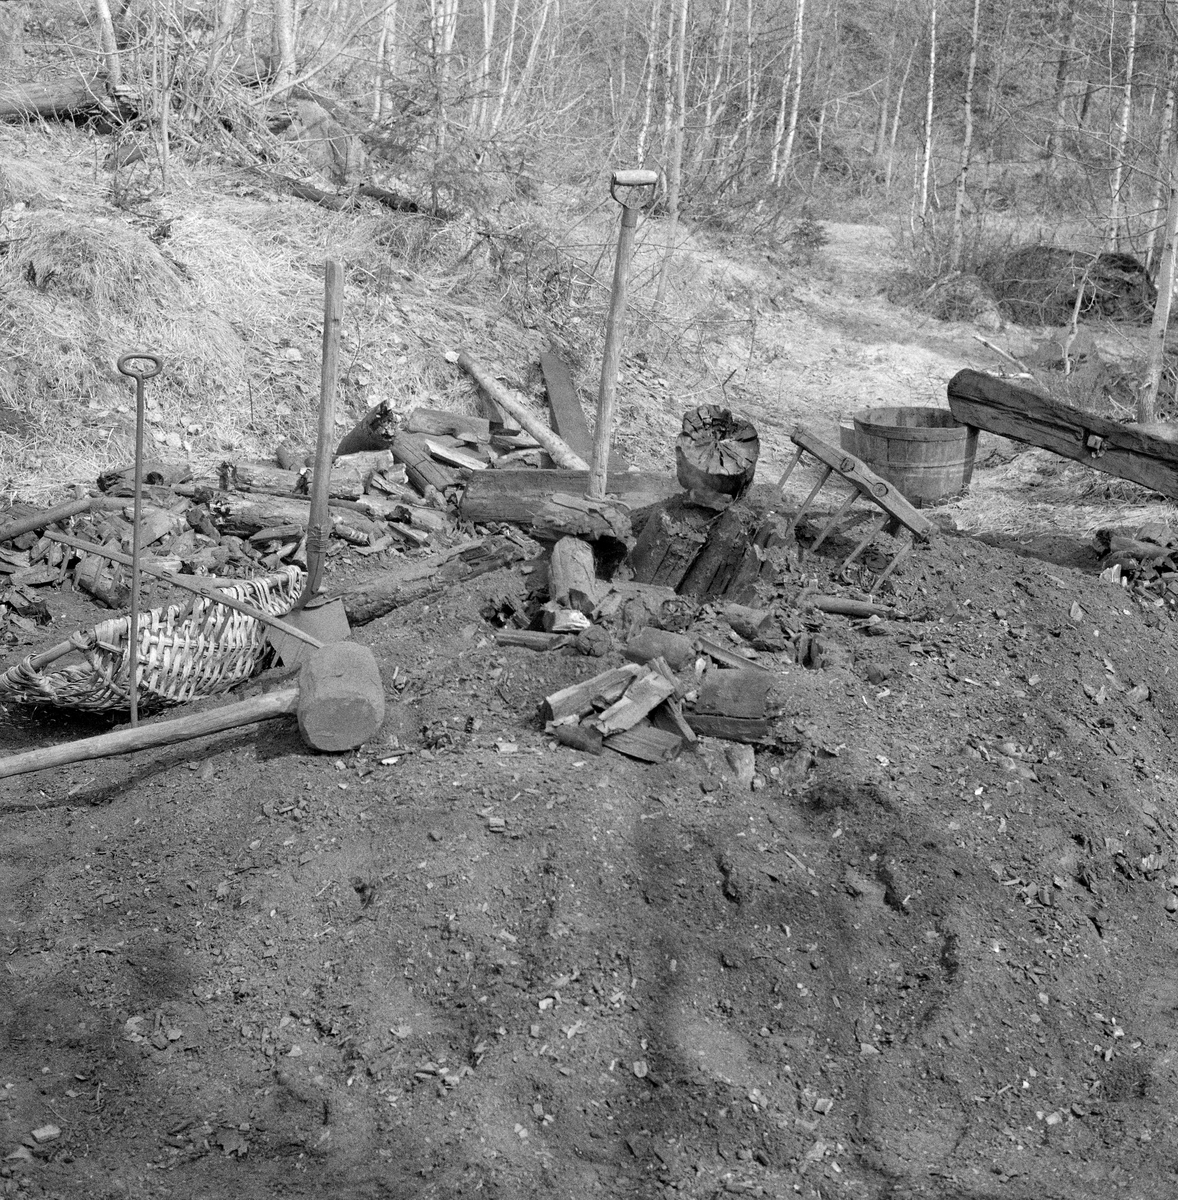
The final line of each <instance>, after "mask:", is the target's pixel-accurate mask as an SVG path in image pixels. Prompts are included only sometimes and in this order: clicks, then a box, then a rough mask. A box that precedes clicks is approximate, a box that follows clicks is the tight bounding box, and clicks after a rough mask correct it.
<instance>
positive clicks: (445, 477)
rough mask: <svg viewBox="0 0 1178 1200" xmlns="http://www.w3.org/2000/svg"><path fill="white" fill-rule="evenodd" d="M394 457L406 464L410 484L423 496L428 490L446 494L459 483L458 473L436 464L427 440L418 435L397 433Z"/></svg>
mask: <svg viewBox="0 0 1178 1200" xmlns="http://www.w3.org/2000/svg"><path fill="white" fill-rule="evenodd" d="M392 451H393V457H394V458H395V459H396V460H397V462H399V463H404V464H405V473H406V475H407V476H408V477H409V482H410V483H411V484H413V486H414V487H415V488H417V490H418V491H419V492H421V493H422V494H423V495H424V494H425V492H426V489H427V488H434V489H435V490H436V491H438V492H444V491H445V490H446V488H448V487H453V486H454V485H455V484H456V483H457V482H458V472H457V471H455V470H454V468H453V467H445V466H443V465H442V464H441V463H438V462H435V461H434V459H433V457H432V455H431V454H430V450H429V445H428V443H427V442H426V439H425V438H424V437H422V436H421V435H420V434H416V433H400V432H398V433H396V434H394V435H393V441H392Z"/></svg>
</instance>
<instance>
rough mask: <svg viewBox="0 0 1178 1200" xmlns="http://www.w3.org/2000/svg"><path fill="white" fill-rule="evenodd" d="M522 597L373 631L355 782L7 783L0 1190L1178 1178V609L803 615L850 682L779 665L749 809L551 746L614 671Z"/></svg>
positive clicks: (934, 586)
mask: <svg viewBox="0 0 1178 1200" xmlns="http://www.w3.org/2000/svg"><path fill="white" fill-rule="evenodd" d="M840 551H845V547H843V546H841V545H839V544H834V545H831V546H830V547H829V548H827V547H826V546H824V547H823V551H822V555H820V556H819V557H816V558H813V559H805V560H803V564H802V566H801V567H800V568H797V569H795V570H790V571H788V572H787V573H786V574H785V575H784V576H783V577H782V579H781V582H780V586H779V588H778V590H777V601H778V603H779V604H780V605H781V608H782V611H783V612H790V611H795V610H796V605H797V602H798V598H799V594H800V592H801V590H802V587H803V586H804V585H805V583H806V582H807V580H814V581H817V582H818V584H819V585H820V586H822V587H829V586H830V582H831V581H830V578H829V571H830V569H831V567H832V566H833V565H834V564H836V563H837V562H838V561H839V559H838V557H836V556H838V555H839V553H840ZM827 553H829V555H830V557H829V558H827V557H825V555H826V554H827ZM1081 555H1082V552H1081ZM525 586H526V577H524V576H519V575H515V574H509V573H506V572H504V573H502V574H500V575H498V576H489V577H486V578H484V579H483V580H480V581H478V585H477V586H469V587H467V588H465V589H460V590H457V591H453V592H450V593H447V594H446V595H445V597H444V598H443V599H442V600H441V601H440V602H436V603H433V604H430V605H428V606H422V605H417V606H414V607H412V608H409V609H404V610H401V611H400V612H399V613H397V614H395V615H394V616H393V617H390V618H387V619H385V620H384V621H382V622H379V623H377V624H374V625H371V626H368V627H366V628H365V629H364V630H363V631H361V638H362V640H364V641H366V642H368V643H369V644H370V645H371V646H372V647H373V649H374V651H375V652H376V654H377V657H378V659H379V660H380V662H381V665H382V669H383V670H384V673H385V679H386V681H388V682H389V686H390V698H392V699H395V703H394V704H393V706H392V711H391V715H390V717H389V720H388V722H387V724H386V727H385V734H384V736H385V739H386V740H385V741H384V743H383V744H381V745H376V746H372V747H370V748H366V750H365V751H362V752H360V753H357V754H356V755H352V756H348V757H347V758H344V759H339V760H334V759H331V758H312V757H308V755H307V753H306V752H305V751H304V750H303V749H302V747H301V745H300V743H299V742H298V739H297V734H296V733H295V731H294V729H293V727H287V726H285V725H280V724H274V725H268V726H266V727H263V728H261V729H259V730H256V731H251V732H245V733H242V734H241V735H239V736H236V737H235V736H222V737H219V738H217V739H209V740H207V741H206V742H204V743H195V744H192V745H190V746H188V747H185V748H183V749H179V750H173V751H169V752H160V753H150V754H144V755H141V756H139V757H137V758H135V759H134V761H133V762H118V761H115V762H105V763H95V764H90V765H85V766H79V767H71V768H66V769H64V770H61V771H60V772H58V773H57V774H55V775H54V776H53V777H52V778H45V777H38V776H34V777H30V778H29V779H25V780H16V781H8V782H6V783H4V784H3V785H2V790H0V804H2V805H3V806H4V810H5V811H4V817H3V820H4V828H5V838H4V842H3V846H2V849H0V855H2V856H3V860H4V872H3V881H4V882H3V905H4V911H5V914H6V923H5V932H4V938H5V951H6V954H5V971H6V975H7V978H8V981H9V982H8V986H7V987H6V988H5V989H4V990H3V991H2V992H0V1008H2V1012H3V1019H2V1023H0V1028H2V1029H3V1031H4V1037H5V1043H4V1046H5V1049H4V1057H3V1069H4V1080H3V1091H2V1092H0V1096H3V1103H2V1107H0V1120H2V1121H3V1142H4V1146H5V1152H6V1154H8V1155H9V1157H8V1158H7V1159H6V1160H5V1161H4V1163H3V1167H2V1168H0V1171H2V1175H0V1188H2V1189H3V1191H4V1193H5V1194H21V1195H36V1196H53V1195H57V1196H70V1197H72V1196H94V1197H107V1196H111V1197H114V1196H136V1197H149V1196H151V1197H154V1196H161V1197H162V1196H185V1195H202V1196H229V1195H231V1194H247V1195H256V1196H262V1195H306V1196H312V1195H324V1194H328V1193H330V1194H332V1195H336V1196H355V1197H368V1196H372V1197H375V1196H400V1195H417V1196H424V1195H435V1196H457V1195H467V1194H476V1193H477V1194H481V1195H499V1196H504V1197H507V1196H511V1197H516V1196H530V1195H552V1194H558V1195H569V1196H585V1195H607V1196H621V1195H642V1196H645V1195H650V1196H654V1195H663V1194H670V1193H672V1192H675V1193H677V1194H681V1195H687V1196H699V1197H705V1196H707V1197H710V1196H715V1195H720V1194H728V1193H746V1194H755V1195H764V1196H782V1197H784V1196H796V1195H804V1196H835V1195H846V1196H856V1197H873V1198H874V1197H879V1198H881V1200H882V1198H883V1197H901V1196H905V1197H907V1196H936V1197H942V1198H943V1197H971V1198H973V1197H977V1198H980V1197H992V1196H999V1195H1000V1196H1005V1197H1020V1198H1025V1200H1031V1198H1032V1197H1035V1198H1036V1200H1041V1198H1043V1197H1061V1198H1062V1197H1069V1198H1077V1197H1097V1196H1102V1197H1103V1196H1105V1195H1107V1193H1108V1191H1109V1189H1110V1188H1112V1187H1116V1188H1118V1189H1119V1193H1120V1194H1123V1195H1127V1196H1141V1197H1144V1196H1156V1195H1163V1194H1167V1193H1168V1192H1169V1191H1170V1190H1172V1189H1173V1188H1174V1187H1176V1186H1178V1181H1176V1180H1175V1172H1174V1163H1175V1162H1176V1161H1178V1147H1176V1146H1175V1124H1174V1119H1173V1115H1172V1114H1173V1107H1174V1103H1173V1100H1174V1095H1175V1068H1174V1064H1173V1056H1174V1046H1173V1040H1174V1035H1173V1012H1174V1009H1175V1007H1176V1006H1178V990H1176V987H1175V984H1174V981H1173V970H1172V963H1173V957H1174V953H1175V949H1176V943H1178V927H1176V925H1175V917H1174V915H1173V914H1172V913H1171V911H1170V910H1171V909H1173V908H1175V907H1178V903H1176V902H1175V899H1174V890H1173V889H1174V886H1175V885H1178V878H1173V877H1174V876H1175V870H1174V866H1173V855H1174V848H1175V845H1176V844H1178V822H1176V820H1175V816H1174V812H1173V796H1174V786H1175V778H1176V771H1175V762H1174V753H1173V743H1172V740H1171V739H1170V737H1169V733H1168V731H1169V729H1170V728H1171V727H1172V725H1173V722H1174V720H1175V705H1176V701H1178V696H1176V689H1175V679H1174V674H1173V668H1172V666H1171V664H1172V663H1173V662H1174V661H1175V657H1174V651H1175V646H1174V635H1173V622H1172V620H1171V619H1170V618H1169V617H1168V615H1167V613H1168V612H1169V609H1168V608H1167V607H1166V606H1165V605H1164V604H1163V605H1161V606H1160V607H1150V608H1148V609H1142V608H1141V607H1139V605H1138V604H1137V603H1136V602H1134V601H1132V600H1130V599H1129V597H1128V593H1126V592H1125V591H1123V590H1122V589H1121V588H1118V587H1114V586H1112V585H1110V584H1108V583H1106V582H1103V581H1101V580H1099V579H1097V578H1095V577H1093V576H1092V575H1091V574H1088V573H1085V572H1084V571H1082V570H1080V569H1077V568H1061V567H1058V566H1054V565H1050V564H1045V563H1044V562H1042V561H1041V560H1038V559H1035V558H1028V557H1022V556H1019V555H1017V554H1015V553H1013V552H1011V551H1009V550H1005V549H1001V548H997V547H994V546H991V545H986V544H984V543H982V542H979V541H977V540H974V539H972V538H969V537H965V536H958V535H945V536H941V537H939V538H937V539H936V540H935V541H934V543H933V545H932V547H931V548H929V549H926V550H924V551H922V552H920V553H919V554H917V555H916V557H915V558H914V560H913V562H912V564H911V566H910V567H909V568H908V570H907V572H906V573H905V574H904V575H903V576H902V577H901V578H899V579H898V580H897V589H898V592H897V595H896V596H894V597H893V599H894V600H895V601H896V602H898V603H899V604H900V605H901V606H902V608H903V609H904V610H905V611H906V612H907V613H908V614H909V616H910V619H908V620H896V621H888V622H884V623H882V624H880V623H877V624H875V625H869V626H862V625H860V626H855V625H853V624H852V623H851V622H850V621H848V620H847V619H844V618H838V617H818V616H817V615H816V614H813V613H810V614H809V617H808V618H807V619H808V620H809V621H810V623H811V624H810V628H811V629H813V630H814V631H817V629H818V627H819V625H820V626H821V632H822V634H823V636H824V637H825V638H827V639H828V640H829V641H830V642H832V643H836V644H838V645H841V646H842V647H844V648H845V650H846V651H847V653H846V654H845V655H832V656H831V660H832V661H836V662H840V663H842V664H843V665H837V666H831V667H828V668H824V669H820V670H806V669H803V668H802V667H800V666H798V665H796V664H794V663H792V662H790V661H788V656H785V655H776V656H775V655H761V656H760V661H761V662H762V663H763V664H764V665H767V666H769V667H771V669H772V670H773V671H774V679H775V686H774V693H773V694H774V696H775V698H776V700H777V703H778V711H779V713H780V715H779V717H778V720H777V722H776V724H775V739H774V744H773V746H772V747H764V748H759V749H758V750H757V752H756V758H755V769H756V775H755V778H754V780H753V783H752V785H751V786H750V784H749V782H748V780H747V777H745V778H744V779H743V780H739V781H738V778H737V770H736V768H735V767H734V765H733V761H734V759H735V760H736V761H738V756H735V755H733V754H732V753H731V749H732V747H731V744H726V743H722V742H719V741H714V740H710V739H703V740H702V742H701V745H700V749H699V751H698V753H695V754H690V755H684V756H683V757H681V758H680V759H678V760H677V761H675V762H674V763H671V764H667V765H663V766H644V765H640V764H637V763H634V762H631V761H629V760H626V759H623V758H621V757H619V756H610V755H607V756H606V757H600V758H595V757H592V756H585V755H578V754H577V753H576V752H574V751H572V750H569V749H566V748H563V747H557V746H555V745H554V744H552V743H551V742H550V741H549V740H548V739H546V738H545V737H544V735H543V734H542V732H541V729H540V726H539V723H538V720H537V715H536V714H537V707H538V705H539V702H540V700H541V699H542V698H543V696H545V695H546V694H548V693H550V692H552V691H554V690H555V689H557V688H559V687H561V686H564V685H567V684H568V683H570V682H573V681H575V680H577V679H578V678H582V677H585V676H587V675H589V674H593V673H596V672H597V671H599V670H600V669H602V668H603V667H604V666H608V665H611V664H612V663H614V662H616V661H619V659H618V658H617V652H616V651H614V652H613V654H612V655H611V656H610V657H607V658H606V659H605V660H600V659H594V660H588V659H583V658H580V657H578V656H575V655H572V656H569V655H565V654H559V653H558V654H547V655H538V654H533V653H531V652H529V651H526V650H521V649H501V648H499V647H497V646H496V645H495V644H494V643H493V641H492V639H491V637H490V636H489V635H490V628H489V627H488V626H487V625H486V623H485V622H484V620H483V619H482V618H481V617H480V615H479V614H480V610H481V609H483V608H484V607H485V606H487V605H488V603H489V602H490V601H492V600H493V599H494V598H495V597H501V596H502V595H503V594H504V593H505V592H510V591H511V590H512V589H515V590H516V591H517V592H519V591H522V589H523V588H524V587H525ZM72 615H75V616H76V615H78V614H72ZM701 622H702V623H701V625H700V626H699V627H698V630H702V631H708V630H709V629H710V628H711V626H710V621H709V615H708V612H707V610H705V612H704V614H703V616H702V618H701ZM712 635H713V636H716V634H715V633H714V632H713V634H712ZM871 681H875V682H871ZM54 726H56V727H54ZM65 732H66V730H65V723H64V722H62V721H60V720H58V721H56V722H50V723H49V725H48V726H47V725H46V723H45V722H42V721H36V720H34V721H28V720H24V719H22V718H21V717H20V716H19V715H18V716H17V717H14V718H13V720H12V722H11V724H10V725H9V726H8V728H7V729H6V731H5V740H6V742H7V743H8V745H9V746H11V747H14V748H15V746H17V745H20V744H30V743H33V742H39V741H51V740H57V739H60V737H61V736H62V735H63V734H64V733H65Z"/></svg>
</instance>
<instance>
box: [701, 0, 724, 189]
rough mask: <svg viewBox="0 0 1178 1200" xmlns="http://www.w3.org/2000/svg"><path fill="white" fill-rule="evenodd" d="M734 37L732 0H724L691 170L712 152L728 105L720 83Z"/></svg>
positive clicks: (722, 80) (722, 79)
mask: <svg viewBox="0 0 1178 1200" xmlns="http://www.w3.org/2000/svg"><path fill="white" fill-rule="evenodd" d="M731 37H732V0H724V10H723V14H722V16H721V18H720V45H719V46H718V48H717V50H716V70H715V73H714V74H713V75H712V77H711V82H710V83H709V84H708V90H707V94H706V96H705V97H704V121H703V128H702V129H701V130H700V133H699V138H698V139H697V141H696V144H695V153H694V154H693V155H692V156H691V170H692V172H693V173H697V172H698V171H699V169H700V167H701V166H703V162H704V159H705V158H707V156H708V154H709V153H710V152H711V149H712V144H713V142H714V141H715V134H716V125H717V123H718V122H719V121H720V119H721V117H722V116H723V115H724V110H725V109H726V108H727V107H728V100H727V94H726V93H725V97H724V99H723V100H722V99H721V98H720V85H721V84H722V83H723V82H724V80H725V79H726V78H727V77H728V67H729V64H730V62H731V55H730V52H729V47H730V45H731Z"/></svg>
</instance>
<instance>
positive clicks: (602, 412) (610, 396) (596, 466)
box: [586, 172, 638, 500]
mask: <svg viewBox="0 0 1178 1200" xmlns="http://www.w3.org/2000/svg"><path fill="white" fill-rule="evenodd" d="M628 173H629V174H634V173H635V172H628ZM637 227H638V210H637V209H634V208H623V209H622V229H621V233H619V235H618V257H617V261H616V262H615V263H614V286H613V289H612V291H611V292H610V298H609V316H608V317H607V318H606V325H605V351H604V353H603V355H602V359H601V387H600V389H599V391H598V393H597V423H596V425H595V426H594V427H593V465H592V466H591V467H590V468H589V487H588V489H587V490H586V495H588V496H589V497H591V498H592V499H595V500H599V499H601V497H602V496H604V495H605V475H606V471H607V470H608V468H609V448H610V440H611V438H612V436H613V424H614V402H615V400H616V398H617V392H618V366H619V364H620V363H621V361H622V338H623V335H624V334H625V326H626V296H627V292H628V290H629V286H630V256H631V254H632V253H633V251H634V231H635V229H637Z"/></svg>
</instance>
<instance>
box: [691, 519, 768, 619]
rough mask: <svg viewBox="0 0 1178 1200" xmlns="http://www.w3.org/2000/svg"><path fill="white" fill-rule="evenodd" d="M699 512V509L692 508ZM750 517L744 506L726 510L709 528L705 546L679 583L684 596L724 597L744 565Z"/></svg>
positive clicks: (701, 597)
mask: <svg viewBox="0 0 1178 1200" xmlns="http://www.w3.org/2000/svg"><path fill="white" fill-rule="evenodd" d="M695 507H696V509H697V511H698V507H699V506H698V505H696V506H695ZM752 521H753V515H752V513H751V512H750V510H749V509H748V508H747V507H746V506H745V505H743V504H740V505H737V506H736V507H734V508H729V509H728V510H727V511H726V512H724V513H722V514H721V515H720V516H719V517H718V518H716V519H715V520H714V521H713V523H712V524H711V525H710V526H709V527H708V534H707V542H706V544H705V545H704V547H703V549H702V550H701V551H700V552H699V554H698V555H696V558H695V560H694V561H693V562H692V564H691V566H690V567H689V568H688V569H687V571H686V572H685V573H684V575H683V578H682V579H681V580H680V582H679V587H678V590H679V591H680V592H681V593H682V594H683V595H684V596H696V597H698V598H700V599H703V598H704V597H711V596H723V595H724V594H725V592H726V591H727V590H728V585H729V583H730V582H731V580H732V577H733V575H734V574H735V573H736V571H737V569H738V568H739V567H740V565H741V563H742V562H744V557H745V553H746V551H747V550H748V545H749V533H748V530H749V526H750V525H751V524H752Z"/></svg>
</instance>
